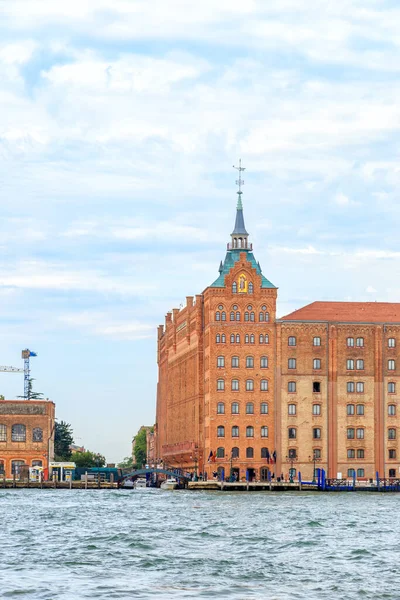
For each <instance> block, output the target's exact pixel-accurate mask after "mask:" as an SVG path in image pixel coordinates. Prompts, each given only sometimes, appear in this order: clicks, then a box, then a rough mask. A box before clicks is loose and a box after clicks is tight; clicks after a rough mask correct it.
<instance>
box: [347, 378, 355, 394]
mask: <svg viewBox="0 0 400 600" xmlns="http://www.w3.org/2000/svg"><path fill="white" fill-rule="evenodd" d="M353 392H354V381H348V382H347V393H348V394H352V393H353Z"/></svg>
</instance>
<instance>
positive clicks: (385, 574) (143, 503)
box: [0, 490, 400, 600]
mask: <svg viewBox="0 0 400 600" xmlns="http://www.w3.org/2000/svg"><path fill="white" fill-rule="evenodd" d="M399 508H400V494H399V495H397V494H382V495H379V494H362V493H356V494H351V493H343V494H334V493H332V494H317V493H312V492H308V493H307V492H305V493H282V494H280V493H271V494H269V493H254V492H250V493H228V492H189V491H174V492H171V491H162V490H134V491H117V490H115V491H108V490H104V491H101V490H93V491H85V490H72V491H70V490H58V491H57V490H4V491H2V490H0V510H1V513H0V514H1V527H0V543H1V545H0V553H1V554H0V561H1V562H0V584H1V585H0V598H18V599H40V600H46V599H49V600H54V599H59V598H60V599H63V600H67V599H68V600H77V599H81V598H82V599H83V598H95V599H96V600H98V599H102V598H107V599H108V598H111V599H112V598H140V599H146V598H161V599H169V598H174V599H180V598H216V599H218V598H227V599H231V598H233V599H245V600H247V599H253V598H262V599H266V598H267V599H268V600H275V599H276V600H282V599H297V598H301V599H305V598H306V599H314V598H315V599H318V600H321V599H324V598H329V599H331V598H345V599H346V600H349V599H353V598H362V599H368V598H371V599H372V598H374V599H379V598H396V599H397V598H399V596H400V591H399V585H400V575H399V573H398V569H397V562H398V556H399V552H400V538H399V531H400V510H399Z"/></svg>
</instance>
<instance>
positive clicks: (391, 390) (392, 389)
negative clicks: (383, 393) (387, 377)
mask: <svg viewBox="0 0 400 600" xmlns="http://www.w3.org/2000/svg"><path fill="white" fill-rule="evenodd" d="M388 392H389V394H395V393H396V384H395V383H394V382H393V381H390V382H389V383H388Z"/></svg>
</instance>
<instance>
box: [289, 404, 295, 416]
mask: <svg viewBox="0 0 400 600" xmlns="http://www.w3.org/2000/svg"><path fill="white" fill-rule="evenodd" d="M296 409H297V407H296V404H288V415H291V416H293V415H295V414H296Z"/></svg>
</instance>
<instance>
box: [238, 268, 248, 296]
mask: <svg viewBox="0 0 400 600" xmlns="http://www.w3.org/2000/svg"><path fill="white" fill-rule="evenodd" d="M238 288H239V292H242V293H243V292H247V277H246V275H244V274H243V273H242V274H241V275H239V285H238Z"/></svg>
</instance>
